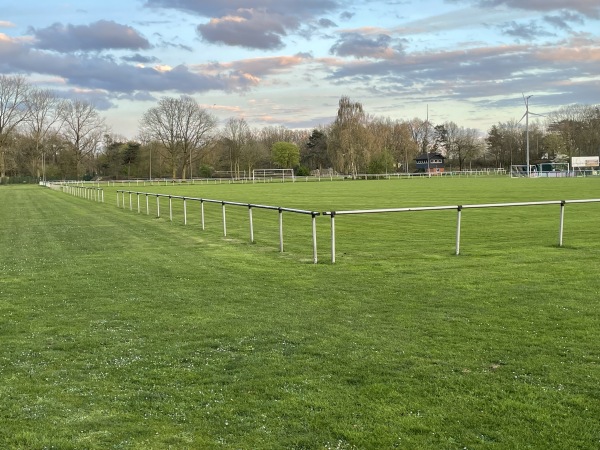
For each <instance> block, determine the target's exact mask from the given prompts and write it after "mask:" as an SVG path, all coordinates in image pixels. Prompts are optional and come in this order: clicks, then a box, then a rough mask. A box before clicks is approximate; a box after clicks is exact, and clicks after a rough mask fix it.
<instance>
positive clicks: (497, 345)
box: [0, 178, 600, 449]
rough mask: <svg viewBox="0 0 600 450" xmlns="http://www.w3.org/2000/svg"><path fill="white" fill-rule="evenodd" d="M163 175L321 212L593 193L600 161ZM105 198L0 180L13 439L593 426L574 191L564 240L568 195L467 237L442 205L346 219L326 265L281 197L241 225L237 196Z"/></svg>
mask: <svg viewBox="0 0 600 450" xmlns="http://www.w3.org/2000/svg"><path fill="white" fill-rule="evenodd" d="M159 189H164V190H169V191H171V192H172V193H180V194H181V193H185V194H186V195H195V196H203V197H213V198H222V199H225V200H233V201H251V202H257V203H263V204H282V205H285V206H291V207H301V208H309V209H318V210H328V209H345V208H361V207H374V206H379V207H383V206H405V205H410V204H418V205H426V204H430V205H431V204H454V203H459V202H460V203H477V202H492V201H517V200H543V199H559V198H567V199H571V198H591V197H594V196H597V192H598V180H596V179H538V180H525V179H523V180H510V179H504V178H502V179H500V178H496V179H493V178H486V179H468V180H467V179H433V178H432V179H414V180H398V181H389V180H386V181H368V182H367V181H360V182H358V181H344V182H336V183H325V182H322V183H293V184H292V183H280V184H256V185H222V186H218V185H217V186H214V185H208V186H207V185H202V186H199V185H195V186H189V185H188V186H185V187H180V188H178V191H177V192H173V189H174V188H173V187H162V188H161V187H158V186H155V187H153V190H159ZM106 196H107V202H106V203H105V204H99V203H95V202H90V201H86V200H83V199H80V198H77V197H71V196H68V195H65V194H62V193H59V192H54V191H51V190H46V189H42V188H39V187H22V186H17V187H3V188H1V189H0V205H1V208H2V220H0V247H1V248H2V259H1V260H0V335H1V339H2V343H3V345H2V347H1V348H0V379H1V382H0V394H1V396H2V399H3V401H2V402H1V403H0V417H2V427H1V428H0V444H1V446H2V447H4V448H23V449H25V448H27V449H30V448H61V449H69V448H73V449H74V448H103V449H105V448H139V449H141V448H144V449H147V448H157V449H158V448H248V449H250V448H263V449H269V448H272V449H281V448H290V449H292V448H294V449H301V448H304V449H308V448H311V449H312V448H330V449H333V448H338V449H354V448H355V449H359V448H447V449H463V448H540V449H547V448H582V449H583V448H585V449H587V448H596V447H597V446H598V445H599V443H600V424H599V422H598V420H597V418H598V417H599V415H600V402H599V400H600V398H599V395H600V391H599V389H598V381H599V379H600V370H599V363H600V352H599V350H598V345H597V342H598V339H599V337H600V336H599V333H600V331H599V330H600V315H599V311H600V309H599V305H598V301H599V300H598V299H600V295H599V294H600V281H599V280H598V276H597V274H598V272H599V271H600V263H599V261H600V259H599V258H598V252H599V251H600V243H598V240H597V239H595V235H594V232H595V228H596V227H597V223H598V220H599V219H600V211H599V210H598V205H597V204H589V205H570V206H569V207H568V209H567V214H566V229H565V244H566V245H565V247H564V248H558V247H557V246H556V239H557V233H558V209H557V208H554V207H530V208H521V209H511V210H503V211H498V210H495V211H468V212H467V213H465V215H464V217H463V233H464V234H463V254H462V255H461V256H459V257H456V256H453V255H452V250H453V238H454V226H455V215H453V214H449V213H444V212H440V213H439V214H438V213H437V212H436V213H431V214H430V213H419V214H398V215H391V216H364V217H358V216H353V217H339V218H338V219H339V220H338V223H337V228H338V230H337V231H338V250H339V252H340V253H339V255H338V261H337V264H335V265H331V264H329V263H327V262H324V263H321V264H318V265H313V264H311V263H310V257H309V256H308V254H307V251H308V253H310V250H309V248H310V244H309V243H308V242H306V240H305V238H306V234H304V233H305V231H304V230H306V228H309V227H310V225H309V224H308V223H306V222H305V221H304V218H302V217H300V216H289V217H288V216H286V218H285V227H286V230H289V231H290V233H287V232H286V245H287V247H286V253H284V254H282V255H281V254H279V253H278V252H277V244H276V242H277V241H276V240H272V239H271V238H270V235H269V234H266V233H270V231H268V230H269V229H270V228H276V226H277V225H276V220H277V219H276V217H273V218H272V217H271V216H268V217H267V216H265V217H257V220H259V221H262V222H261V226H258V225H257V227H256V236H257V243H256V244H255V245H250V244H248V243H247V212H244V211H242V208H240V216H239V218H237V217H236V216H235V214H237V213H234V212H233V210H232V212H231V217H230V224H231V226H230V227H228V228H230V229H229V230H228V238H227V239H223V238H222V236H221V235H222V233H221V230H220V228H219V223H218V211H213V210H209V209H208V208H207V214H209V215H210V214H215V216H214V219H215V220H214V221H212V220H211V217H208V218H207V219H208V221H207V229H206V231H204V232H202V231H201V230H200V227H199V222H198V220H199V215H198V212H197V211H196V214H195V215H192V214H190V217H189V220H190V222H189V225H188V226H184V225H183V221H182V220H181V216H180V215H178V214H179V211H176V214H175V217H174V221H173V223H170V222H169V220H168V218H167V219H164V218H161V219H156V218H153V217H152V216H150V217H149V216H146V215H145V214H139V215H138V214H137V213H136V212H131V211H129V210H127V209H126V210H122V209H117V208H116V205H115V203H114V202H113V201H112V199H111V198H114V197H113V196H114V192H112V193H110V192H109V191H107V193H106ZM228 214H229V213H228ZM296 217H297V218H296ZM228 218H229V215H228ZM244 220H245V221H244ZM235 223H237V224H239V225H238V226H235V225H234V224H235ZM263 225H264V226H263ZM318 228H319V236H320V241H319V249H320V252H321V258H320V259H321V261H326V260H327V255H328V252H329V249H328V248H327V231H328V222H327V220H326V219H324V218H320V221H319V223H318ZM273 233H274V235H275V236H276V231H274V232H273Z"/></svg>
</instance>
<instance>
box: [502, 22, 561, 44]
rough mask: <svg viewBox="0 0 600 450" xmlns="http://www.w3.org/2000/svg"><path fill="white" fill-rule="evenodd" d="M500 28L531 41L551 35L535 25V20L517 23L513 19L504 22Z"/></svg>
mask: <svg viewBox="0 0 600 450" xmlns="http://www.w3.org/2000/svg"><path fill="white" fill-rule="evenodd" d="M500 28H501V29H502V32H503V33H504V34H507V35H509V36H512V37H516V38H519V39H523V40H526V41H533V40H535V39H537V38H539V37H541V36H553V35H552V33H548V32H547V31H545V30H544V29H542V28H541V27H540V26H539V25H537V23H536V22H535V21H531V22H529V23H517V22H514V21H513V22H510V23H506V24H504V25H503V26H501V27H500Z"/></svg>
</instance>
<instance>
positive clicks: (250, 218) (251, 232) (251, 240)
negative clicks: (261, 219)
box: [248, 205, 254, 244]
mask: <svg viewBox="0 0 600 450" xmlns="http://www.w3.org/2000/svg"><path fill="white" fill-rule="evenodd" d="M248 218H249V220H250V243H251V244H254V224H253V222H252V205H248Z"/></svg>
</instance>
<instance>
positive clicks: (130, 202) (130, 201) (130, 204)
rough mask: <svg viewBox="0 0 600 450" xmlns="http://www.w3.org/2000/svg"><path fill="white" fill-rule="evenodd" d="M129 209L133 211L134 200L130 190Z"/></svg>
mask: <svg viewBox="0 0 600 450" xmlns="http://www.w3.org/2000/svg"><path fill="white" fill-rule="evenodd" d="M129 211H133V201H132V198H131V191H129Z"/></svg>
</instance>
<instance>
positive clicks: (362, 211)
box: [322, 198, 600, 264]
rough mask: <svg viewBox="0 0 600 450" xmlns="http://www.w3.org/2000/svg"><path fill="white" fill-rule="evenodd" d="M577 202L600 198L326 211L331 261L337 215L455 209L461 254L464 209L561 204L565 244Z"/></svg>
mask: <svg viewBox="0 0 600 450" xmlns="http://www.w3.org/2000/svg"><path fill="white" fill-rule="evenodd" d="M575 203H600V199H597V198H594V199H584V200H549V201H539V202H513V203H482V204H474V205H450V206H422V207H409V208H388V209H357V210H347V211H325V212H323V213H322V215H323V216H330V218H331V262H332V263H333V264H335V217H336V216H342V215H357V214H385V213H401V212H416V211H448V210H454V211H456V212H457V219H456V255H459V254H460V236H461V235H460V226H461V220H462V211H463V210H464V209H482V208H506V207H521V206H543V205H560V219H559V231H558V245H559V247H562V246H563V232H564V220H565V205H567V204H575Z"/></svg>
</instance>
